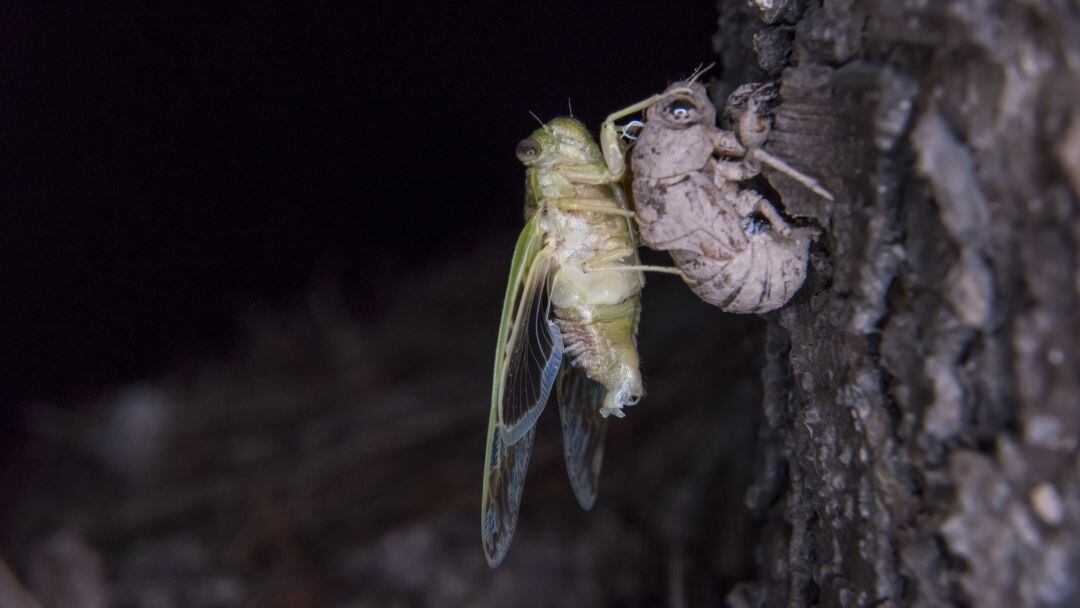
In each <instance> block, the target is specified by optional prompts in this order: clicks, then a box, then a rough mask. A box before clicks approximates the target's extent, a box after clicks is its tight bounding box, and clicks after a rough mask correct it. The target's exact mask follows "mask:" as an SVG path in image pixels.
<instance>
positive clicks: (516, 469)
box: [480, 216, 563, 567]
mask: <svg viewBox="0 0 1080 608" xmlns="http://www.w3.org/2000/svg"><path fill="white" fill-rule="evenodd" d="M537 221H538V220H537V219H536V216H534V217H533V218H532V219H530V220H529V222H528V223H526V225H525V229H524V230H522V233H521V236H520V237H519V238H518V242H517V247H516V248H515V250H514V259H513V261H512V263H511V266H510V280H509V283H508V284H507V287H506V298H505V300H504V301H503V312H502V319H501V323H500V327H499V337H498V342H497V344H496V347H495V372H494V379H493V382H492V393H491V413H490V415H489V418H488V433H487V452H486V460H485V463H484V492H483V500H482V504H481V512H480V518H481V533H482V536H483V543H484V554H485V555H486V557H487V560H488V564H489V565H490V566H491V567H495V566H497V565H498V564H499V563H500V562H501V561H502V559H503V557H504V556H505V555H506V550H507V549H508V548H509V546H510V539H511V538H512V537H513V534H514V527H515V526H516V524H517V513H518V507H519V506H520V505H521V494H522V488H523V487H524V481H525V472H526V470H527V469H528V467H529V458H530V456H531V453H532V444H533V436H534V434H535V428H536V419H537V418H538V417H539V415H540V412H541V411H543V408H544V405H545V404H546V403H547V400H548V396H549V394H550V392H551V388H552V386H553V385H554V382H555V378H556V375H557V373H558V370H559V366H560V365H561V363H562V355H563V345H562V336H561V335H560V334H559V330H558V326H556V325H555V324H554V323H553V322H552V321H551V319H550V302H549V299H548V284H549V282H550V275H551V273H552V269H553V267H554V262H553V260H552V258H551V256H550V255H549V254H548V252H546V251H544V250H543V249H542V245H543V235H542V233H541V232H540V230H539V228H538V226H537Z"/></svg>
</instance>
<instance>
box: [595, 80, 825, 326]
mask: <svg viewBox="0 0 1080 608" xmlns="http://www.w3.org/2000/svg"><path fill="white" fill-rule="evenodd" d="M776 95H777V87H776V85H775V84H772V83H766V84H762V83H750V84H745V85H742V86H740V87H738V88H737V89H735V91H734V92H732V94H731V95H730V96H729V97H728V100H727V104H726V105H725V107H724V123H725V124H726V126H727V127H728V129H720V128H718V127H716V126H715V121H716V108H715V107H713V105H712V103H711V102H710V101H709V98H708V95H707V93H706V89H705V87H704V86H703V85H701V84H700V83H698V82H695V81H693V80H691V81H687V82H676V83H674V84H672V85H671V86H670V87H668V89H667V90H666V91H664V92H663V93H662V94H660V95H654V96H652V97H650V98H648V99H646V100H644V101H642V102H639V103H636V104H634V105H632V106H630V107H628V108H626V109H624V110H620V111H619V112H615V113H614V114H612V115H611V116H610V117H609V118H608V121H607V122H606V123H605V125H604V128H603V129H602V130H601V134H602V138H603V134H605V133H607V134H608V137H612V135H611V134H613V133H615V132H616V131H617V128H616V126H615V124H614V121H615V120H618V119H621V118H623V117H626V116H629V115H631V114H633V113H634V112H637V111H642V110H644V112H645V118H646V120H645V125H644V126H643V127H642V128H641V129H640V130H639V131H638V133H637V139H636V141H635V142H634V146H633V148H632V149H631V160H630V162H631V165H632V167H633V172H634V182H633V198H634V207H635V213H636V215H635V220H636V222H637V225H638V228H639V234H640V238H641V241H642V242H643V243H645V244H646V245H648V246H649V247H650V248H652V249H656V250H659V251H668V252H669V253H670V254H671V257H672V259H673V260H674V262H675V265H676V266H677V267H678V268H679V270H680V271H681V275H682V277H683V280H684V281H685V282H686V283H687V285H689V286H690V289H691V290H692V291H693V292H694V293H695V294H697V295H698V297H700V298H701V299H702V300H704V301H706V302H708V303H710V304H712V305H714V306H717V307H719V308H720V309H722V310H725V311H728V312H737V313H752V312H756V313H763V312H768V311H770V310H775V309H776V308H779V307H781V306H783V305H784V304H785V303H787V301H788V300H789V299H791V297H792V296H793V295H794V294H795V292H796V291H797V290H798V289H799V287H800V286H802V284H803V281H804V280H805V279H806V263H807V259H808V254H809V247H810V240H811V239H812V238H813V237H815V236H817V234H818V231H817V230H816V229H812V228H801V227H792V226H790V225H789V224H788V223H787V221H785V220H784V218H783V216H782V215H781V214H780V212H779V211H777V209H776V208H775V207H774V206H773V204H772V203H771V202H770V201H769V200H768V199H766V198H765V197H764V196H762V195H761V194H760V193H758V192H756V191H754V190H752V189H749V188H745V187H743V186H742V185H741V182H743V181H745V180H748V179H751V178H753V177H755V176H757V175H758V174H760V173H761V167H762V165H768V166H770V167H772V168H774V169H777V170H779V171H781V172H783V173H785V174H787V175H789V176H791V177H792V178H794V179H795V180H797V181H798V182H799V183H801V184H803V185H804V186H806V187H807V188H809V189H811V190H812V191H814V192H815V193H817V194H818V195H820V196H822V197H823V198H826V199H828V200H832V195H831V194H830V193H829V192H828V191H827V190H825V189H824V188H823V187H821V185H820V184H818V182H817V181H816V180H814V179H813V178H811V177H809V176H807V175H805V174H803V173H801V172H799V171H798V170H796V169H794V168H793V167H791V166H790V165H788V164H787V163H785V162H784V161H783V160H781V159H779V158H776V157H775V156H773V155H771V154H768V153H767V152H765V151H764V150H763V149H762V146H763V145H764V144H765V142H766V141H767V140H768V137H769V133H770V130H771V127H772V124H771V123H772V121H771V119H772V116H771V113H770V111H771V110H770V108H771V105H772V103H773V101H774V100H775V99H776ZM605 151H606V150H605ZM615 165H616V163H612V162H611V161H609V162H608V166H609V167H612V166H615ZM613 172H614V171H613Z"/></svg>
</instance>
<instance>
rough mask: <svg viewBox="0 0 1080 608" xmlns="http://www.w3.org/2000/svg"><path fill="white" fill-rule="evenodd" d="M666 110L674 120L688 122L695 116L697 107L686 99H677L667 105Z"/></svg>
mask: <svg viewBox="0 0 1080 608" xmlns="http://www.w3.org/2000/svg"><path fill="white" fill-rule="evenodd" d="M666 112H667V115H668V117H669V118H671V119H672V120H675V121H678V122H686V121H688V120H692V119H693V118H694V117H695V115H696V114H697V108H696V107H694V104H692V103H690V102H689V101H688V100H686V99H676V100H675V101H673V102H671V103H669V104H668V105H667V108H666Z"/></svg>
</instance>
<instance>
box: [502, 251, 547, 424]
mask: <svg viewBox="0 0 1080 608" xmlns="http://www.w3.org/2000/svg"><path fill="white" fill-rule="evenodd" d="M553 266H554V263H553V260H552V257H551V256H550V255H548V254H547V253H546V252H545V251H540V252H539V253H538V254H537V255H536V257H535V259H534V260H533V263H532V265H531V267H530V268H529V272H528V273H527V275H526V278H525V283H524V286H523V287H522V290H521V298H520V302H518V305H517V309H516V313H515V315H514V317H513V319H512V320H511V321H510V326H511V331H510V337H509V338H508V340H507V343H506V352H505V361H504V363H503V370H502V376H501V377H500V378H497V379H496V383H497V384H498V385H499V390H498V399H499V401H498V411H499V427H500V428H499V430H500V432H501V433H502V436H503V441H505V442H506V443H508V444H512V443H514V442H516V441H517V440H518V439H520V438H521V437H522V436H523V435H524V434H525V433H526V432H528V431H529V429H531V428H532V427H533V425H534V424H536V419H537V418H539V417H540V413H541V412H543V411H544V406H545V405H547V401H548V395H550V394H551V388H552V387H553V386H554V385H555V378H556V376H557V374H558V372H559V366H560V365H562V357H563V342H562V335H561V334H560V333H559V327H558V325H556V324H555V323H554V322H553V321H552V320H551V302H550V298H549V290H548V283H549V281H550V274H551V269H552V267H553Z"/></svg>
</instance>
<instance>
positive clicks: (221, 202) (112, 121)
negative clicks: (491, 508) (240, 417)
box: [0, 2, 715, 402]
mask: <svg viewBox="0 0 1080 608" xmlns="http://www.w3.org/2000/svg"><path fill="white" fill-rule="evenodd" d="M26 4H28V3H26ZM26 4H24V5H14V6H11V5H9V6H8V7H7V8H5V9H0V23H2V25H0V66H2V70H3V72H2V79H3V82H5V87H4V89H5V90H4V92H3V94H2V95H3V103H2V104H0V124H2V125H3V128H2V132H3V137H4V145H3V146H2V152H0V155H2V156H0V158H2V166H3V169H2V175H3V177H2V179H0V184H2V185H0V197H2V200H3V208H4V210H5V213H4V214H3V215H4V221H3V222H2V226H3V227H2V229H0V230H2V231H3V233H2V234H0V247H2V253H0V256H2V258H3V260H4V262H3V264H2V267H3V270H2V272H3V276H2V285H3V288H2V292H0V293H2V297H3V301H4V305H3V308H4V310H5V311H6V312H4V313H3V316H4V323H3V327H4V329H3V333H2V335H0V342H2V343H3V345H4V346H3V351H4V352H5V353H6V354H5V355H4V356H3V362H2V366H3V367H2V369H0V376H2V377H3V378H4V381H3V383H2V384H3V389H2V390H3V391H4V392H5V393H7V394H6V395H2V396H0V398H3V399H4V400H5V401H9V402H10V401H16V400H19V401H22V400H27V399H49V400H57V401H60V402H64V401H69V400H72V399H76V398H81V397H83V396H85V395H87V394H90V393H92V392H93V391H95V390H97V389H99V388H100V387H102V386H106V385H112V384H116V383H121V382H125V381H129V380H131V379H134V378H138V377H143V376H146V375H149V374H153V373H155V372H157V371H159V370H161V369H164V368H167V367H169V366H173V365H177V364H178V362H179V361H183V360H186V359H192V358H198V357H200V356H202V355H204V354H206V353H212V352H218V351H221V350H222V349H227V348H228V347H229V343H230V339H231V335H232V332H233V330H234V327H235V323H236V318H237V315H238V311H241V310H242V309H243V308H244V307H246V306H250V305H252V304H253V303H257V302H258V303H268V304H269V305H271V306H285V305H288V304H289V303H290V302H291V301H293V300H295V299H297V298H299V297H302V295H303V294H305V293H307V292H308V291H309V290H311V289H312V287H313V285H318V284H322V283H333V284H335V285H337V286H339V287H340V288H341V289H342V290H343V292H344V294H345V299H346V301H347V302H348V304H349V306H350V307H351V308H352V309H353V311H354V313H355V314H359V315H361V316H362V317H365V318H368V319H376V320H377V319H378V318H379V317H380V316H381V315H383V314H385V312H386V311H385V308H386V307H387V306H388V305H389V302H390V301H391V300H390V298H389V296H390V295H392V294H394V293H397V292H398V291H399V288H400V286H401V285H402V284H403V283H406V282H408V281H409V279H410V276H411V275H412V274H413V273H415V272H418V271H420V270H422V269H430V268H431V267H432V266H433V265H435V264H436V262H437V261H439V260H443V259H445V258H448V257H456V256H459V255H461V254H466V253H468V252H470V251H475V249H476V248H477V247H478V246H480V245H481V244H482V243H484V242H486V241H489V240H490V239H491V238H494V237H495V236H496V235H498V236H501V235H503V234H505V233H507V232H510V231H514V230H516V229H517V227H518V226H519V225H520V221H521V219H520V217H521V216H520V214H521V202H520V201H521V195H522V185H521V181H522V171H521V168H520V166H519V165H518V163H517V161H516V160H515V159H514V157H513V154H512V150H513V147H514V144H515V143H516V142H517V141H518V140H519V139H520V138H522V137H524V136H525V135H527V134H528V133H529V132H530V131H531V130H532V129H533V128H534V127H535V122H534V119H533V118H532V117H531V116H529V114H528V112H529V111H530V110H531V111H533V112H535V113H536V114H537V115H538V116H540V117H541V118H543V119H549V118H552V117H554V116H556V115H560V114H564V113H566V111H567V99H568V98H569V99H570V100H571V101H572V103H573V111H574V114H575V115H577V116H579V117H581V118H583V119H584V120H585V122H586V123H587V124H588V125H589V126H590V127H591V128H593V129H596V128H597V127H598V125H599V123H600V121H601V120H602V119H603V117H604V116H605V115H606V114H607V113H608V112H611V111H613V110H615V109H618V108H620V107H623V106H624V105H626V104H629V103H632V102H634V101H636V100H637V99H639V98H642V97H644V96H646V95H648V94H651V93H652V92H655V91H657V90H661V89H662V88H663V87H664V86H665V84H666V83H667V82H669V81H670V80H674V79H677V78H679V77H682V76H685V75H687V74H688V73H689V72H691V71H692V70H693V69H694V68H695V66H696V65H697V64H698V62H706V61H709V60H710V56H711V51H710V48H709V39H710V36H711V35H712V33H713V31H714V29H715V17H714V9H713V7H712V6H711V4H710V3H709V2H699V3H696V4H694V3H687V4H685V5H683V6H680V7H679V8H678V9H667V8H662V7H659V6H656V7H652V8H648V9H647V8H643V7H634V6H631V5H629V4H627V3H625V2H583V3H572V2H562V3H560V2H543V3H497V2H491V3H481V2H454V3H430V5H429V6H416V5H414V4H412V3H395V2H380V3H341V4H338V5H320V6H319V7H317V8H312V9H308V8H303V7H301V6H300V5H298V4H297V3H293V2H288V3H273V2H258V3H242V4H239V5H220V6H218V5H214V6H211V7H207V8H192V7H187V6H177V5H161V6H156V7H151V6H148V5H145V4H142V3H131V4H129V5H127V6H123V5H112V6H110V7H107V8H105V7H97V8H71V7H64V6H59V5H52V6H44V5H34V6H32V7H31V6H28V5H26ZM506 255H507V260H506V264H509V251H507V254H506ZM497 309H498V302H496V301H492V302H490V303H488V305H487V306H486V307H482V310H477V314H486V315H488V316H490V317H491V318H492V319H494V318H495V317H496V314H497ZM432 314H438V311H432ZM493 322H494V321H493ZM493 331H494V330H493Z"/></svg>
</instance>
